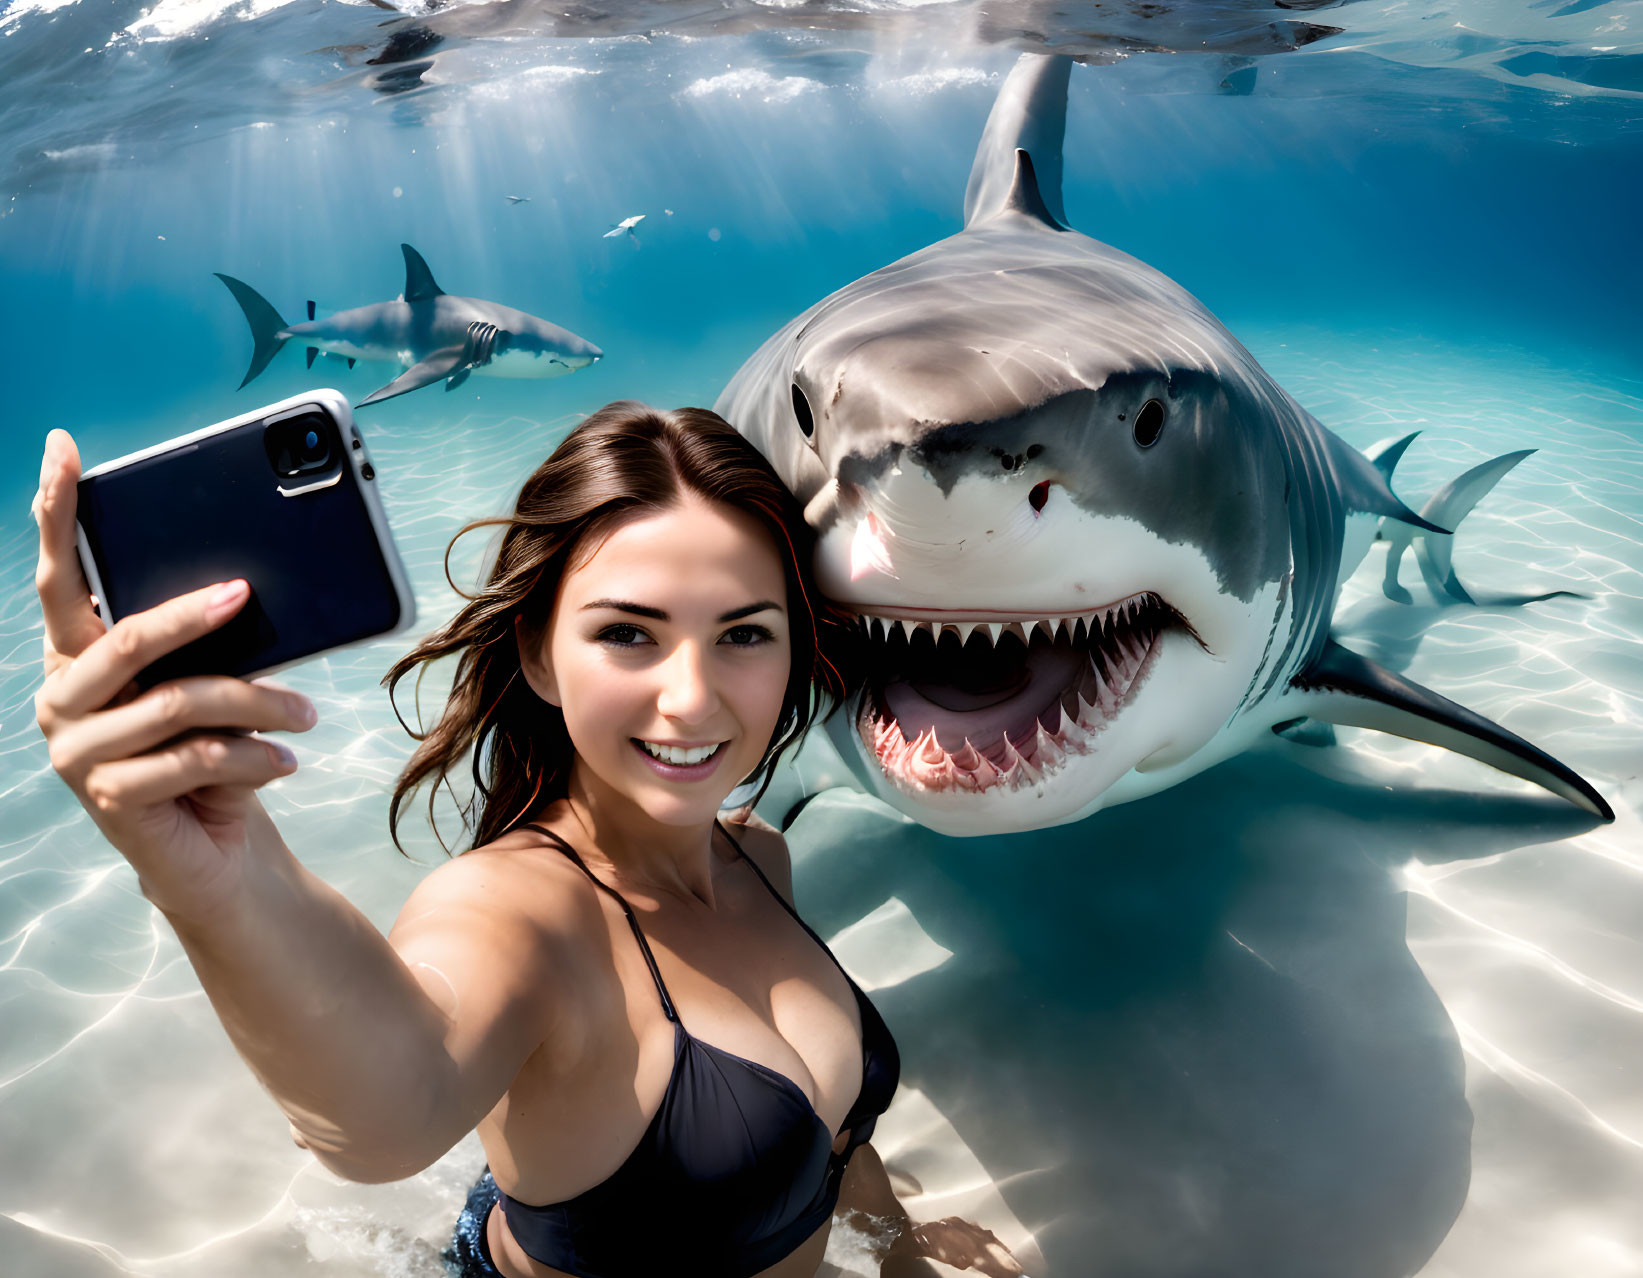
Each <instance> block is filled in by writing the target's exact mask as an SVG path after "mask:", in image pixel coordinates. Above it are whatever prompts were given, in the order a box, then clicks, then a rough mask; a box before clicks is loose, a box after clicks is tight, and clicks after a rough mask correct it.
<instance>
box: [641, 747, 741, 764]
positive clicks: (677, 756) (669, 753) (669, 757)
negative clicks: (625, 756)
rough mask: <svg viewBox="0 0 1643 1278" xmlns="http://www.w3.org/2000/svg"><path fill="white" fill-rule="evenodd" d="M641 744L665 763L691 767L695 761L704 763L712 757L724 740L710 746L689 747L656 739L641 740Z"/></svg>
mask: <svg viewBox="0 0 1643 1278" xmlns="http://www.w3.org/2000/svg"><path fill="white" fill-rule="evenodd" d="M639 744H640V745H642V746H644V748H645V749H646V751H648V752H649V753H650V754H651V755H653V756H655V757H656V758H658V759H660V760H661V761H662V762H663V763H671V764H673V765H674V766H675V767H689V766H690V765H691V764H693V763H702V762H704V761H705V760H707V759H710V758H712V757H713V755H715V754H716V753H718V750H719V746H722V745H723V744H724V742H723V741H720V742H718V743H717V744H715V745H710V746H692V747H690V748H689V749H686V748H684V747H682V746H670V745H657V744H656V743H655V742H654V741H641V742H640V743H639Z"/></svg>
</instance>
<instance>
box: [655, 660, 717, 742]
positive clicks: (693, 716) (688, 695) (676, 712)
mask: <svg viewBox="0 0 1643 1278" xmlns="http://www.w3.org/2000/svg"><path fill="white" fill-rule="evenodd" d="M656 704H657V709H658V710H660V711H661V713H662V714H663V715H665V716H666V717H667V718H669V719H678V720H680V721H681V722H684V723H701V722H703V721H704V720H706V719H707V718H708V717H709V716H710V715H712V714H713V713H714V711H716V710H717V709H718V708H719V693H718V689H717V688H716V687H715V686H714V683H713V675H712V671H711V669H710V668H709V664H708V658H707V654H706V652H705V651H704V650H703V649H702V648H701V647H700V646H698V645H697V644H693V643H682V644H680V645H679V646H678V648H676V649H675V650H674V652H673V654H672V656H670V657H669V658H668V660H667V662H666V663H665V664H664V665H663V667H662V687H661V691H660V692H659V694H658V696H657V699H656Z"/></svg>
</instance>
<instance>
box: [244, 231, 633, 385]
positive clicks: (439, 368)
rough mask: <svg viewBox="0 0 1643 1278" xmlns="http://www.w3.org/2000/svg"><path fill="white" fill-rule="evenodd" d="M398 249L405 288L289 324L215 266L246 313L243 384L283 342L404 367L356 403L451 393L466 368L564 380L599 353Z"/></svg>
mask: <svg viewBox="0 0 1643 1278" xmlns="http://www.w3.org/2000/svg"><path fill="white" fill-rule="evenodd" d="M399 247H400V251H401V252H402V253H404V255H405V292H404V295H403V296H401V297H400V298H398V299H397V300H395V301H391V302H375V303H372V304H371V305H369V306H356V307H354V308H353V309H352V310H347V311H339V312H338V313H337V314H335V315H332V316H329V317H327V318H326V319H315V318H314V304H313V303H312V302H309V303H308V320H307V322H306V323H301V324H287V323H286V322H285V320H284V319H283V318H281V316H280V313H279V312H278V311H276V310H275V309H274V308H273V306H272V305H270V304H269V302H268V300H267V299H266V298H264V297H263V296H262V294H260V293H258V292H257V291H256V290H255V289H254V288H252V287H251V286H250V285H249V284H246V283H243V282H242V281H240V280H237V279H235V278H233V277H232V276H230V275H223V274H222V273H221V272H218V273H217V278H218V279H220V280H221V281H222V282H223V283H224V284H226V285H227V286H228V291H229V292H231V293H232V294H233V295H234V300H235V301H237V302H238V303H239V304H240V309H241V310H243V311H244V312H245V318H246V322H247V323H249V324H250V325H251V336H252V339H253V340H254V341H255V343H256V347H255V349H254V350H253V351H252V354H251V366H250V367H249V368H248V369H247V370H246V373H245V380H244V381H242V382H241V383H240V386H241V387H244V386H245V385H246V384H247V383H248V382H250V381H251V380H252V379H253V378H255V377H256V376H257V375H258V374H259V373H261V372H262V371H263V369H265V368H267V367H268V363H269V361H270V360H272V359H273V358H274V356H276V355H278V354H279V353H280V350H281V348H282V347H283V346H284V345H285V343H286V342H288V341H293V340H295V341H299V342H303V343H305V344H306V345H307V347H308V363H309V365H310V366H312V365H313V362H314V357H315V355H317V354H319V353H320V352H324V353H325V354H328V355H336V356H339V357H341V358H343V359H346V360H347V361H348V365H349V367H350V368H351V367H353V364H354V361H355V360H360V359H369V360H381V361H384V362H387V363H398V364H401V365H405V366H407V367H406V370H405V372H403V373H401V374H400V375H399V376H398V377H396V378H394V380H393V381H391V382H389V383H388V384H387V385H386V386H383V387H380V388H379V389H377V390H374V391H372V392H371V393H370V394H369V395H367V396H366V397H365V398H364V399H363V400H361V401H360V402H359V404H358V405H356V407H364V406H365V405H366V404H374V403H376V402H378V401H379V400H384V399H392V398H393V397H394V396H395V395H403V394H405V392H406V391H414V390H419V389H421V388H422V387H424V386H432V385H433V384H434V383H435V382H438V381H443V382H444V383H445V389H446V390H454V389H455V388H456V387H458V386H460V385H462V383H463V382H465V381H466V380H467V379H468V376H469V374H471V373H478V374H480V375H481V376H484V377H534V378H543V377H563V376H564V375H565V374H567V373H574V372H575V371H576V370H577V369H579V368H586V367H587V366H588V365H589V364H591V363H593V362H594V361H595V360H597V359H599V358H600V357H601V356H603V355H604V352H603V351H601V350H600V349H599V348H598V347H597V346H595V345H594V344H593V343H592V342H589V341H586V340H584V339H583V338H580V337H578V336H577V335H576V334H575V333H572V332H570V331H569V330H567V329H563V328H560V327H559V326H558V325H557V324H550V323H549V322H548V321H547V320H545V319H539V318H538V317H537V316H535V315H527V314H526V313H525V312H524V311H516V310H514V309H513V308H512V307H508V306H501V305H498V304H497V303H496V302H487V301H485V300H483V299H481V298H477V297H453V296H452V295H451V294H449V293H447V292H445V290H443V289H442V288H440V287H439V285H438V284H436V283H434V277H433V273H432V272H431V271H429V269H428V264H427V263H426V262H425V261H423V260H422V254H420V253H418V252H417V251H416V250H415V249H414V248H412V247H411V246H410V245H409V244H401V245H400V246H399Z"/></svg>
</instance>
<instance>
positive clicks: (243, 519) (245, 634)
mask: <svg viewBox="0 0 1643 1278" xmlns="http://www.w3.org/2000/svg"><path fill="white" fill-rule="evenodd" d="M379 487H380V485H379V483H378V479H377V472H376V469H375V467H374V466H373V465H372V464H371V460H370V456H369V454H368V453H367V452H366V449H365V441H364V439H363V438H362V437H361V436H360V433H359V427H358V426H357V425H355V423H354V418H353V413H352V412H351V411H350V410H349V407H348V400H347V399H346V398H345V397H344V396H343V395H342V394H341V392H339V391H334V390H318V391H310V392H308V393H307V394H305V395H298V396H295V397H294V398H291V399H287V400H282V401H281V402H280V403H278V404H270V405H269V406H268V407H266V408H260V409H258V410H257V411H255V412H252V413H246V414H244V415H242V416H239V417H235V418H231V419H230V420H228V421H225V422H218V423H217V424H216V425H215V426H207V427H205V428H204V429H203V430H197V431H194V432H192V433H191V434H188V435H183V436H180V437H178V438H176V439H170V440H167V441H165V442H164V443H161V444H156V445H154V446H153V447H152V448H145V449H143V450H142V451H140V452H136V453H132V454H130V455H129V456H126V457H121V458H118V459H117V460H115V461H111V462H105V463H103V464H102V465H100V466H96V467H94V468H93V469H91V470H88V471H87V472H85V474H84V476H83V477H82V478H81V480H80V486H79V507H78V512H77V513H78V518H79V548H80V563H81V566H82V567H83V568H84V570H85V574H86V582H87V584H88V585H89V586H90V587H91V592H92V594H93V595H95V596H96V598H97V601H98V610H99V612H100V613H101V615H102V618H103V623H104V624H105V625H108V626H112V625H113V624H114V623H115V622H116V621H118V620H119V619H120V618H121V617H125V616H129V615H130V614H131V613H134V612H142V611H143V610H144V609H146V608H152V607H153V606H154V605H155V604H158V603H162V602H163V601H165V600H167V599H170V598H171V597H173V596H174V595H179V594H182V593H184V592H186V591H190V590H197V589H199V588H200V587H202V586H208V585H210V584H211V583H213V582H217V581H228V580H231V579H233V578H235V577H243V578H244V579H245V580H246V581H247V582H248V583H249V584H250V586H251V597H250V598H249V599H248V600H246V603H245V606H244V607H243V608H242V609H241V610H240V612H239V613H238V614H236V615H235V617H234V618H233V619H232V620H231V621H229V622H228V623H226V624H225V625H223V626H222V627H221V628H219V629H217V630H215V631H213V632H212V633H211V634H208V635H205V636H203V637H201V638H199V639H197V640H195V641H193V642H192V643H189V644H186V645H185V646H183V647H181V648H179V649H177V650H176V651H175V652H172V653H168V654H167V655H166V656H165V657H162V658H161V659H160V660H159V661H156V662H154V663H153V664H152V665H150V666H148V667H147V668H146V669H145V670H144V671H143V672H142V673H141V674H140V675H139V676H138V679H137V682H138V683H139V684H140V685H141V686H143V687H151V686H153V685H154V684H156V683H160V682H163V681H164V680H166V679H174V678H176V677H178V676H180V675H186V674H227V675H239V676H242V677H249V676H251V675H257V674H267V673H269V672H271V671H274V670H278V669H280V668H282V667H284V666H289V665H292V664H294V663H295V662H298V661H302V660H304V659H305V658H308V657H312V656H315V655H316V654H318V653H322V652H329V651H332V650H335V649H337V648H344V647H347V646H349V645H351V644H356V643H361V642H363V641H365V640H367V639H375V638H379V637H381V636H384V635H390V634H395V633H397V632H399V631H402V630H404V629H406V628H407V627H409V626H410V625H412V624H413V622H414V621H415V620H416V603H415V600H414V598H413V596H412V594H411V588H410V583H409V580H408V578H407V577H406V575H405V569H404V566H403V564H402V563H401V561H400V557H399V551H398V549H397V548H396V547H395V545H394V539H393V534H392V533H391V532H390V530H389V528H388V519H387V516H386V514H385V513H384V511H383V506H382V500H381V498H380V496H379V494H378V488H379Z"/></svg>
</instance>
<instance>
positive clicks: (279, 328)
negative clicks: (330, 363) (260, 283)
mask: <svg viewBox="0 0 1643 1278" xmlns="http://www.w3.org/2000/svg"><path fill="white" fill-rule="evenodd" d="M215 274H216V276H217V278H218V279H219V280H221V281H222V282H223V283H224V284H226V285H228V291H229V292H230V293H232V294H233V295H234V300H235V301H236V302H238V303H239V304H240V309H241V310H242V311H244V312H245V322H246V323H247V324H249V325H251V340H252V341H253V342H255V343H256V347H255V349H254V350H252V352H251V367H250V368H248V369H246V370H245V381H242V382H241V383H240V384H239V386H238V387H236V389H240V390H243V389H244V388H245V386H246V385H247V383H249V382H250V381H251V379H252V378H254V377H256V376H257V374H258V373H260V372H262V370H263V369H265V368H267V367H268V361H269V360H271V359H273V358H274V356H276V355H278V354H279V353H280V347H282V346H284V345H285V343H286V340H287V339H286V338H283V337H281V336H280V333H281V332H283V331H284V329H285V327H286V325H285V321H284V320H283V319H281V318H280V313H279V312H278V311H276V310H275V309H274V308H273V307H272V306H270V305H269V304H268V299H267V298H265V297H264V296H263V295H262V294H261V293H259V292H257V290H256V289H254V288H252V287H251V286H250V285H249V284H246V283H243V282H241V281H240V280H237V279H235V278H234V277H233V276H232V275H224V274H223V273H222V272H221V271H217V272H215ZM310 305H312V303H310ZM309 363H310V364H311V363H313V360H312V359H310V360H309Z"/></svg>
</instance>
